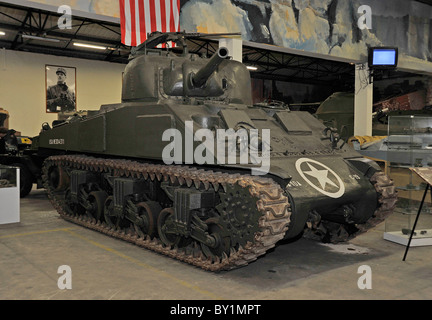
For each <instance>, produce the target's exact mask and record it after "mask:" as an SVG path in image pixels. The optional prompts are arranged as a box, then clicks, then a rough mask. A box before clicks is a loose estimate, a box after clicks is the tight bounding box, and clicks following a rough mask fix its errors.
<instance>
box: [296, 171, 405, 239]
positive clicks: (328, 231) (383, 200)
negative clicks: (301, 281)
mask: <svg viewBox="0 0 432 320" xmlns="http://www.w3.org/2000/svg"><path fill="white" fill-rule="evenodd" d="M370 182H371V183H372V184H373V186H374V187H375V190H376V192H377V194H378V207H377V209H376V210H375V212H374V214H373V215H372V217H371V218H369V219H368V220H367V221H366V222H365V223H362V224H355V225H354V227H355V231H354V232H353V231H352V229H351V230H348V229H349V228H348V229H347V225H344V224H340V223H331V222H327V223H324V222H322V221H320V220H319V219H320V218H318V219H317V218H316V217H315V221H308V223H307V225H308V227H309V229H306V230H305V233H304V237H305V238H309V239H313V240H321V241H323V242H330V243H339V242H346V241H349V240H351V239H354V238H355V237H357V236H359V235H361V234H363V233H365V232H367V231H368V230H370V229H372V228H374V227H376V226H377V225H379V224H380V223H381V222H383V221H384V220H385V219H386V218H387V217H388V216H390V215H391V214H392V213H393V211H394V208H395V207H396V202H397V191H396V187H395V186H394V183H393V181H392V180H391V179H390V178H389V177H388V176H387V175H386V174H385V173H384V172H382V171H377V172H375V174H374V175H373V176H372V177H371V178H370Z"/></svg>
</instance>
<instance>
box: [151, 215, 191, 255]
mask: <svg viewBox="0 0 432 320" xmlns="http://www.w3.org/2000/svg"><path fill="white" fill-rule="evenodd" d="M157 230H158V234H159V238H160V239H161V241H162V243H163V244H165V245H166V246H168V247H170V246H177V247H179V248H180V247H184V246H186V245H187V244H188V243H189V242H190V241H188V240H190V239H186V238H184V237H182V236H181V235H179V232H176V229H175V225H174V209H173V208H165V209H163V210H162V211H161V212H160V213H159V217H158V220H157Z"/></svg>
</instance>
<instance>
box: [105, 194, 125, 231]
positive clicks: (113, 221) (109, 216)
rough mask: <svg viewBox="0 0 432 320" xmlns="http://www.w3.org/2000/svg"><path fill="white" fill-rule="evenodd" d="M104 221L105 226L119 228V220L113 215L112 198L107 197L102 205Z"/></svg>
mask: <svg viewBox="0 0 432 320" xmlns="http://www.w3.org/2000/svg"><path fill="white" fill-rule="evenodd" d="M103 214H104V219H105V222H106V224H107V225H108V226H109V227H111V228H114V229H117V228H119V227H120V222H121V218H120V217H118V216H116V215H115V214H114V197H113V196H109V197H107V198H106V200H105V203H104V210H103Z"/></svg>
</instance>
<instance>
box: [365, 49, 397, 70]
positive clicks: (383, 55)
mask: <svg viewBox="0 0 432 320" xmlns="http://www.w3.org/2000/svg"><path fill="white" fill-rule="evenodd" d="M397 63H398V49H397V48H387V47H382V48H370V49H369V67H370V68H375V69H391V68H396V67H397Z"/></svg>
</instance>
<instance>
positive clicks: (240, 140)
mask: <svg viewBox="0 0 432 320" xmlns="http://www.w3.org/2000/svg"><path fill="white" fill-rule="evenodd" d="M189 36H190V35H187V34H184V33H165V34H162V33H156V34H153V35H150V37H149V39H148V40H147V41H146V42H145V43H143V44H142V45H140V46H138V47H137V48H135V49H134V50H132V53H131V57H130V62H129V63H128V65H127V66H126V68H125V72H124V79H123V89H122V101H121V103H116V104H111V105H103V106H101V107H100V110H99V111H98V112H97V113H95V114H92V115H89V116H87V117H84V116H79V115H77V116H76V117H73V118H72V119H68V120H67V121H65V122H63V123H60V124H56V125H55V126H53V127H52V128H47V127H44V128H45V129H44V130H43V131H42V132H41V133H40V135H39V137H38V138H37V139H35V141H37V146H38V153H39V155H40V156H41V157H42V156H43V157H46V160H45V162H44V167H43V172H44V185H45V188H46V189H47V192H48V194H49V197H50V199H51V201H52V203H53V205H54V206H55V207H56V208H57V209H58V211H59V213H60V215H61V216H62V217H63V218H64V219H66V220H68V221H71V222H74V223H77V224H79V225H83V226H85V227H87V228H91V229H94V230H97V231H99V232H102V233H105V234H107V235H110V236H113V237H116V238H119V239H123V240H126V241H129V242H131V243H134V244H137V245H139V246H141V247H144V248H147V249H150V250H154V251H156V252H159V253H161V254H165V255H167V256H169V257H172V258H175V259H178V260H181V261H184V262H187V263H190V264H192V265H195V266H198V267H200V268H203V269H206V270H212V271H219V270H229V269H233V268H236V267H239V266H243V265H246V264H248V263H250V262H252V261H254V260H255V259H257V258H258V257H259V256H261V255H263V254H265V252H267V251H268V250H269V249H270V248H272V247H274V246H275V245H276V244H277V243H278V241H280V240H282V239H294V238H296V237H298V236H301V235H303V236H305V237H308V238H314V239H318V240H321V241H324V242H340V241H348V240H350V239H352V238H354V237H356V236H358V235H359V234H362V233H363V232H366V231H367V230H368V229H370V228H372V227H374V226H376V225H377V224H378V223H380V222H382V221H383V220H384V219H385V218H386V217H387V216H388V215H389V214H391V213H392V211H393V208H394V206H395V202H396V192H395V187H394V185H393V183H392V181H391V180H390V179H388V177H387V176H386V175H385V174H384V173H383V172H382V171H381V169H380V167H379V166H378V165H377V164H376V163H375V162H373V161H371V160H368V159H365V158H363V157H362V156H361V155H360V154H359V153H357V152H356V151H355V150H353V149H352V148H351V147H350V146H348V145H347V144H344V143H343V141H341V139H339V136H338V134H337V132H335V130H334V129H332V128H327V127H326V126H325V125H323V124H322V123H321V122H320V121H319V120H318V119H316V118H315V117H313V116H312V115H311V114H310V113H308V112H301V111H295V112H294V111H291V110H290V109H289V108H287V107H281V108H279V107H276V106H271V105H262V104H260V105H253V104H252V94H251V80H250V74H249V71H248V70H247V68H246V67H245V65H243V64H242V63H240V62H237V61H233V60H231V59H229V58H228V56H229V54H230V53H229V52H228V50H227V49H226V48H219V49H218V50H217V52H216V53H215V54H214V55H213V56H212V57H211V58H206V57H200V56H198V55H196V54H192V53H189V52H188V49H187V46H186V41H185V39H186V38H187V37H189ZM193 36H196V35H193ZM165 41H174V42H175V43H176V44H177V46H178V47H177V48H176V49H175V50H166V49H155V48H154V47H155V46H157V45H158V44H160V43H162V42H165ZM179 49H180V50H181V49H182V52H178V51H179ZM175 52H177V53H175ZM287 263H289V262H287Z"/></svg>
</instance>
